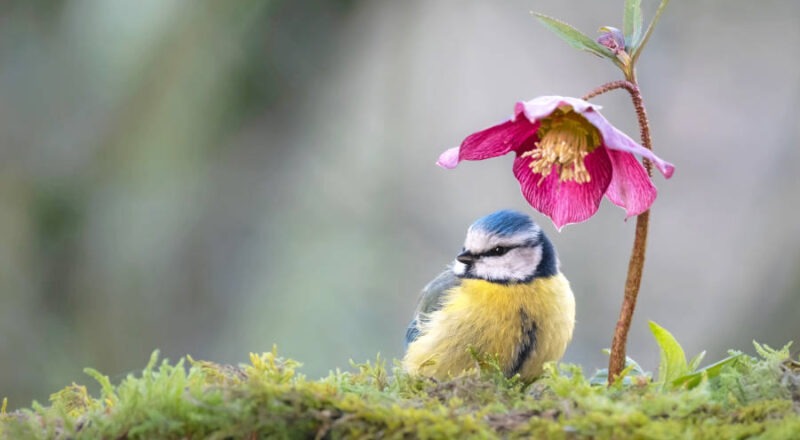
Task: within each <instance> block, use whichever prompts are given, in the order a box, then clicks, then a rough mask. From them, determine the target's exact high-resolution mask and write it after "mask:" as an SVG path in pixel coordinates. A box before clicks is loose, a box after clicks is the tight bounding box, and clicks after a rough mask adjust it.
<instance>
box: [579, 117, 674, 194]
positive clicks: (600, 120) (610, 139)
mask: <svg viewBox="0 0 800 440" xmlns="http://www.w3.org/2000/svg"><path fill="white" fill-rule="evenodd" d="M581 114H582V115H583V117H584V118H586V120H587V121H589V122H590V123H591V124H592V125H594V126H595V127H597V129H598V130H600V135H601V136H603V143H604V144H605V146H606V147H608V148H610V149H612V150H618V151H627V152H628V153H633V154H636V155H639V156H642V157H644V158H647V159H649V160H651V161H652V162H653V163H654V164H655V165H656V168H658V170H659V171H661V174H663V175H664V177H666V178H667V179H669V178H670V177H672V173H673V172H675V166H673V165H672V164H671V163H669V162H666V161H664V160H662V159H661V158H660V157H658V156H656V155H655V154H653V152H652V151H650V150H648V149H647V148H645V147H643V146H641V145H639V144H637V143H636V141H634V140H633V139H631V138H630V137H628V135H627V134H625V133H623V132H621V131H620V130H618V129H617V128H616V127H614V126H613V125H611V123H610V122H608V120H607V119H606V118H605V117H603V115H601V114H600V113H598V112H596V111H594V110H592V109H587V110H586V111H585V112H581Z"/></svg>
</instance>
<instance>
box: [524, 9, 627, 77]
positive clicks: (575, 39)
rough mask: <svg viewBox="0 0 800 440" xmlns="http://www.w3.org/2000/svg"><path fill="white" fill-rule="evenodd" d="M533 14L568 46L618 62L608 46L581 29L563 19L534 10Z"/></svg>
mask: <svg viewBox="0 0 800 440" xmlns="http://www.w3.org/2000/svg"><path fill="white" fill-rule="evenodd" d="M533 15H534V16H535V17H536V18H537V19H538V20H539V21H541V22H542V24H543V25H544V26H545V27H546V28H548V29H550V30H551V31H553V33H555V34H556V35H558V36H559V37H560V38H561V39H562V40H564V41H566V42H567V44H569V45H570V46H572V47H574V48H576V49H580V50H585V51H587V52H591V53H593V54H595V55H597V56H600V57H603V58H608V59H609V60H611V61H613V62H614V63H615V64H618V63H619V61H618V60H617V57H616V56H615V55H614V53H613V52H612V51H611V50H610V49H609V48H607V47H605V46H603V45H602V44H600V43H598V42H597V41H595V40H593V39H591V38H589V37H588V36H586V35H585V34H583V33H582V32H581V31H579V30H577V29H575V28H574V27H572V26H570V25H568V24H567V23H564V22H563V21H561V20H557V19H555V18H553V17H548V16H547V15H544V14H540V13H538V12H534V13H533Z"/></svg>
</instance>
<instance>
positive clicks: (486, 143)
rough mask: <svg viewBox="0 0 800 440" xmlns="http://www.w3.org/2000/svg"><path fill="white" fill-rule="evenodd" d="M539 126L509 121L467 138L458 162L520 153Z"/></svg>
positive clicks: (460, 151) (521, 121)
mask: <svg viewBox="0 0 800 440" xmlns="http://www.w3.org/2000/svg"><path fill="white" fill-rule="evenodd" d="M537 128H538V126H536V125H534V124H531V123H530V122H528V121H526V120H524V119H520V120H516V121H515V120H508V121H505V122H502V123H500V124H497V125H495V126H493V127H489V128H487V129H486V130H483V131H479V132H477V133H473V134H471V135H469V136H467V138H466V139H464V142H462V143H461V147H460V149H459V151H458V160H459V162H460V161H462V160H483V159H489V158H492V157H497V156H502V155H504V154H507V153H509V152H511V151H519V150H521V149H522V146H523V144H525V143H526V141H527V140H528V139H530V138H531V137H532V136H533V135H534V134H535V133H536V129H537Z"/></svg>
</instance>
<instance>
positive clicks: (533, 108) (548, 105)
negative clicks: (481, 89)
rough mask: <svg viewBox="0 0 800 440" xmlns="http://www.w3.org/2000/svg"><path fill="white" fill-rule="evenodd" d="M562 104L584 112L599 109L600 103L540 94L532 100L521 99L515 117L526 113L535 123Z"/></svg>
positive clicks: (515, 108) (516, 107) (515, 110)
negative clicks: (595, 103)
mask: <svg viewBox="0 0 800 440" xmlns="http://www.w3.org/2000/svg"><path fill="white" fill-rule="evenodd" d="M562 105H568V106H570V107H572V108H573V109H574V110H575V111H576V112H578V113H581V114H583V113H584V112H587V111H589V110H599V109H600V108H601V107H600V106H599V105H594V104H592V103H590V102H588V101H584V100H582V99H578V98H570V97H568V96H539V97H538V98H534V99H531V100H530V101H524V102H523V101H520V102H518V103H517V104H516V106H515V107H514V117H515V118H516V117H518V116H519V115H520V114H523V113H524V114H525V117H526V118H528V120H529V121H531V122H532V123H535V122H536V121H539V120H540V119H542V118H544V117H545V116H548V115H549V114H550V113H553V112H554V111H555V109H557V108H559V107H561V106H562Z"/></svg>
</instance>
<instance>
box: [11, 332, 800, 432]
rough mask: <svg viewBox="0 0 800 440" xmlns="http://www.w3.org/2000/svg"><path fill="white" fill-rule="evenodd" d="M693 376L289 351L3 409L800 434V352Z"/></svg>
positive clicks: (186, 419) (236, 428)
mask: <svg viewBox="0 0 800 440" xmlns="http://www.w3.org/2000/svg"><path fill="white" fill-rule="evenodd" d="M759 349H761V350H762V351H761V352H760V357H758V358H755V357H749V356H740V357H739V360H738V361H737V362H735V363H731V364H730V365H727V366H725V367H724V369H723V371H722V372H721V373H720V374H719V375H717V376H715V377H713V378H710V379H709V378H706V379H704V380H703V381H702V382H701V383H700V384H699V385H697V386H695V387H694V388H692V389H688V387H679V388H674V389H668V390H664V387H663V384H657V383H653V382H652V381H651V380H650V379H649V378H647V377H645V376H642V377H637V378H635V380H627V381H620V382H619V383H618V384H616V385H614V386H612V387H605V386H598V385H592V383H591V381H590V380H589V379H587V378H586V377H585V376H584V375H583V373H582V371H581V369H580V368H579V367H577V366H574V365H562V366H561V367H560V368H556V367H555V366H552V365H551V366H549V367H548V368H547V370H546V373H545V375H544V377H542V378H541V379H540V380H538V381H536V382H534V383H533V384H524V383H522V382H520V381H519V380H517V379H506V378H505V377H503V376H502V374H501V373H500V372H499V371H498V370H497V369H496V368H494V367H492V363H491V362H482V363H480V365H481V366H482V367H481V368H479V369H476V371H475V372H474V373H473V374H470V375H467V376H463V377H459V378H455V379H452V380H449V381H443V382H440V381H434V380H428V379H421V378H415V377H410V376H408V375H406V374H404V373H402V372H400V371H398V370H397V369H395V371H394V372H393V375H390V374H389V373H390V372H389V370H388V369H387V367H386V363H385V362H384V361H382V360H380V358H379V359H378V360H377V361H376V362H372V363H370V362H367V363H364V364H354V365H353V367H354V368H353V371H352V372H341V371H337V372H334V373H332V374H330V375H329V376H328V377H326V378H324V379H321V380H308V379H307V378H305V377H303V376H302V375H299V374H297V373H296V369H297V367H298V366H299V364H298V363H297V362H295V361H292V360H289V359H283V358H280V357H279V356H278V355H277V353H276V352H275V351H274V350H273V352H270V353H265V354H262V355H251V358H250V363H249V364H247V365H242V366H239V367H234V366H226V365H218V364H214V363H211V362H204V361H195V360H193V359H191V358H187V359H181V360H180V361H178V362H177V363H175V364H170V363H169V362H167V361H166V360H165V361H162V362H160V363H159V362H158V359H157V358H158V356H157V353H154V354H153V356H152V358H151V359H150V362H149V363H148V365H147V366H146V367H145V369H144V370H143V372H142V373H141V374H140V375H130V376H128V377H127V378H125V379H123V380H122V382H121V383H119V384H118V385H113V384H111V383H110V381H109V380H108V378H107V377H105V376H103V375H102V374H100V373H98V372H96V371H94V370H91V369H87V373H88V374H89V375H91V376H92V377H94V378H95V380H97V381H98V382H99V383H100V385H101V387H102V392H101V395H100V396H97V397H92V396H90V395H89V394H88V393H87V391H86V388H84V387H82V386H80V385H76V384H72V385H70V386H68V387H66V388H64V389H63V390H61V391H59V392H57V393H54V394H53V395H52V396H51V397H50V405H49V406H43V405H39V404H36V403H34V405H33V406H32V408H30V409H24V410H19V411H15V412H11V413H8V412H7V411H6V410H5V405H3V407H2V410H0V438H3V439H5V438H8V439H20V438H21V439H24V438H70V439H72V438H75V439H81V438H92V439H93V438H129V439H134V438H147V439H150V438H175V439H179V438H211V439H225V438H317V439H321V438H373V437H382V438H528V437H534V438H614V439H617V438H653V439H661V438H665V439H666V438H696V439H702V438H714V439H719V438H748V437H753V436H758V437H761V438H775V439H779V438H791V437H792V436H796V435H797V433H798V432H800V416H798V410H799V409H800V403H799V402H800V392H799V391H798V388H800V386H799V385H800V364H798V363H797V362H795V361H792V360H790V359H789V355H788V350H780V351H774V350H769V349H768V348H765V347H760V346H759Z"/></svg>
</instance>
